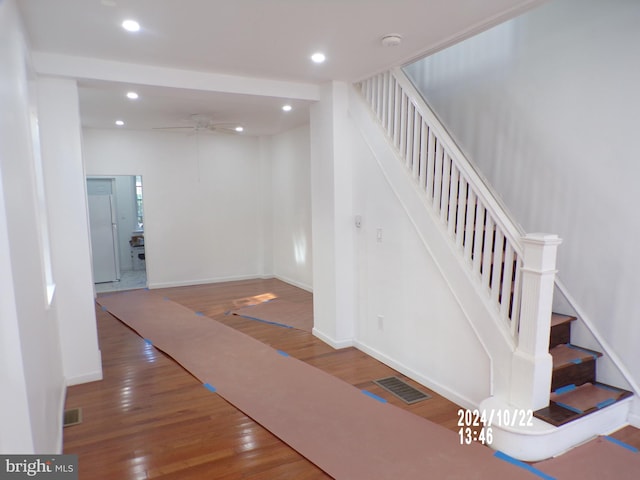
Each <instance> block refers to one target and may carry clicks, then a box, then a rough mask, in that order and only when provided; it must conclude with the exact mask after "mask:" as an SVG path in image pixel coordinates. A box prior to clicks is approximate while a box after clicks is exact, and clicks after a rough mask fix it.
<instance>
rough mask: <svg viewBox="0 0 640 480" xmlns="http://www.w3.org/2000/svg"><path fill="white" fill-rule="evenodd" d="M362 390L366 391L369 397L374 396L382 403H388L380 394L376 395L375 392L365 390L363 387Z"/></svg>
mask: <svg viewBox="0 0 640 480" xmlns="http://www.w3.org/2000/svg"><path fill="white" fill-rule="evenodd" d="M361 392H362V393H364V394H365V395H366V396H367V397H371V398H373V399H374V400H377V401H379V402H380V403H387V401H386V400H385V399H384V398H382V397H379V396H378V395H376V394H375V393H371V392H370V391H369V390H364V389H363V390H361Z"/></svg>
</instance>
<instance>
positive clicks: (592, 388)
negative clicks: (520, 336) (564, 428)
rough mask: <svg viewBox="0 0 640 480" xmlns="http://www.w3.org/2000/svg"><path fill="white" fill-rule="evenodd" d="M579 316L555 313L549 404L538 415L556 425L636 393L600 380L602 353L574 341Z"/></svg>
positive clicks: (551, 342) (551, 339) (553, 316)
mask: <svg viewBox="0 0 640 480" xmlns="http://www.w3.org/2000/svg"><path fill="white" fill-rule="evenodd" d="M574 320H576V317H573V316H568V315H561V314H558V313H554V314H553V315H552V318H551V334H550V336H549V353H550V354H551V356H552V357H553V372H552V376H551V397H550V402H549V406H548V407H545V408H542V409H540V410H537V411H536V412H534V416H535V417H536V418H539V419H541V420H544V421H545V422H548V423H550V424H552V425H555V426H556V427H559V426H561V425H565V424H567V423H569V422H571V421H574V420H577V419H579V418H582V417H584V416H586V415H589V414H591V413H594V412H597V411H599V410H601V409H603V408H605V407H608V406H610V405H613V404H614V403H617V402H619V401H621V400H624V399H625V398H628V397H631V396H633V393H632V392H630V391H628V390H623V389H621V388H617V387H612V386H610V385H606V384H604V383H600V382H597V381H596V361H597V359H598V358H599V357H601V356H602V353H600V352H596V351H594V350H589V349H586V348H583V347H579V346H576V345H573V344H572V343H571V323H572V322H573V321H574Z"/></svg>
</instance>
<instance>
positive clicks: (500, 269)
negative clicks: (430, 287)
mask: <svg viewBox="0 0 640 480" xmlns="http://www.w3.org/2000/svg"><path fill="white" fill-rule="evenodd" d="M355 87H356V89H357V90H359V91H360V93H361V94H362V96H363V97H364V100H365V101H366V102H367V103H368V104H369V106H370V107H371V109H372V110H373V113H374V114H375V115H376V116H377V117H378V120H379V122H380V124H381V127H382V129H383V131H384V132H385V134H386V135H387V137H388V138H387V139H388V141H389V143H390V144H391V145H393V147H395V149H396V153H397V154H398V158H399V159H401V161H403V163H404V164H405V167H406V170H407V172H408V175H410V177H411V178H412V179H413V181H414V183H415V185H416V186H418V187H419V189H420V190H421V195H422V196H423V199H425V200H426V203H427V205H428V206H429V207H430V208H431V210H432V212H433V213H434V214H435V215H436V216H437V217H439V219H440V221H441V223H442V225H443V227H444V229H445V230H446V234H448V236H449V238H450V239H451V241H452V242H453V244H454V245H455V248H456V250H457V252H458V253H459V254H460V255H461V256H462V260H463V262H464V263H465V264H466V266H467V267H468V269H469V273H470V275H471V277H473V278H474V279H475V285H476V287H477V288H478V289H479V292H480V294H481V295H484V298H485V300H486V301H487V305H488V306H489V307H491V306H492V307H493V308H494V310H495V314H496V316H497V317H498V318H499V320H498V321H497V324H496V325H497V327H498V328H500V329H502V330H503V331H504V332H505V333H506V332H507V331H508V332H509V333H510V334H511V337H510V338H511V340H512V342H513V343H512V345H513V347H514V352H513V356H512V359H511V379H510V384H511V387H510V389H509V391H510V393H509V397H510V401H511V403H512V404H513V405H517V406H520V407H523V408H532V409H534V410H535V409H539V408H542V407H545V406H546V405H548V403H549V389H550V386H551V370H552V359H551V356H550V355H549V348H548V347H549V343H548V338H549V332H550V328H551V325H550V322H551V305H552V298H553V288H554V287H553V285H554V280H555V273H556V270H555V267H556V252H557V248H558V245H559V244H560V243H561V240H560V239H559V238H558V237H557V236H556V235H548V234H525V233H524V232H523V230H522V229H521V228H520V227H519V225H517V223H516V222H514V221H513V220H512V218H511V216H510V215H509V214H508V212H507V210H506V208H504V206H503V205H502V204H501V203H500V201H499V200H498V198H499V197H497V195H496V194H495V193H494V192H493V191H492V190H491V189H490V188H489V186H488V184H487V182H486V181H485V180H484V178H482V177H481V176H480V175H479V174H478V172H477V171H476V169H475V168H474V167H473V166H472V164H471V162H470V161H469V160H468V159H467V157H466V156H465V155H464V153H463V152H462V150H461V149H460V148H459V147H458V146H457V144H456V142H455V141H454V140H453V138H452V137H451V136H450V135H449V133H448V132H447V131H446V129H445V128H444V127H443V126H442V123H441V122H440V120H439V119H438V118H437V117H436V115H435V114H434V113H433V111H432V110H431V108H429V106H428V105H427V103H426V102H425V100H424V99H423V97H422V95H421V94H420V93H419V91H418V90H417V89H416V88H415V87H414V85H413V84H412V83H411V81H410V80H409V79H408V78H407V76H406V75H405V74H404V72H403V71H402V70H401V69H397V68H396V69H393V70H389V71H386V72H383V73H380V74H377V75H374V76H373V77H370V78H368V79H366V80H363V81H361V82H358V83H356V84H355Z"/></svg>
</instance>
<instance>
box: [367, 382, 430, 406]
mask: <svg viewBox="0 0 640 480" xmlns="http://www.w3.org/2000/svg"><path fill="white" fill-rule="evenodd" d="M373 383H375V384H376V385H379V386H381V387H382V388H384V389H385V390H386V391H387V392H389V393H392V394H393V395H395V396H396V397H398V398H399V399H400V400H402V401H403V402H405V403H408V404H412V403H416V402H419V401H421V400H426V399H428V398H431V396H430V395H427V394H426V393H424V392H421V391H420V390H418V389H417V388H413V387H412V386H411V385H409V384H408V383H406V382H404V381H403V380H400V379H399V378H398V377H387V378H381V379H379V380H374V381H373Z"/></svg>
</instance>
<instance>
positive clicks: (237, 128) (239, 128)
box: [235, 127, 244, 132]
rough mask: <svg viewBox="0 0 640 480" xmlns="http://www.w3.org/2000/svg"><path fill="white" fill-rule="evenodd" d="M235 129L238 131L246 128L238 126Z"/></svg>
mask: <svg viewBox="0 0 640 480" xmlns="http://www.w3.org/2000/svg"><path fill="white" fill-rule="evenodd" d="M235 131H236V132H244V128H243V127H236V128H235Z"/></svg>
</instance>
